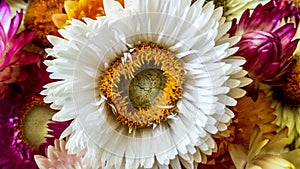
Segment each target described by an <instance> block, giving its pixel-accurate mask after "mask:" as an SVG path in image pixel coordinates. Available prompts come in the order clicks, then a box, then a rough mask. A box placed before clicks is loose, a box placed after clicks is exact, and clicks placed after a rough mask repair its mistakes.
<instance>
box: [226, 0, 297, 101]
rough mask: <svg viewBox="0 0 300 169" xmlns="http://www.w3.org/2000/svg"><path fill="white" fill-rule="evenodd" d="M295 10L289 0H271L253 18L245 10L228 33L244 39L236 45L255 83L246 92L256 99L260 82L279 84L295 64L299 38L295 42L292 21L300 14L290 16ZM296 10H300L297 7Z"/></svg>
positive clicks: (253, 14)
mask: <svg viewBox="0 0 300 169" xmlns="http://www.w3.org/2000/svg"><path fill="white" fill-rule="evenodd" d="M294 8H296V7H295V6H294V4H293V3H291V1H290V0H283V1H279V0H271V1H270V2H269V3H267V4H266V5H264V6H263V5H258V6H257V7H256V8H255V9H254V10H253V12H252V14H251V15H250V11H249V10H246V11H245V12H244V13H243V14H242V16H241V19H240V21H239V23H237V21H236V20H235V19H234V20H233V21H232V27H231V29H230V30H229V34H230V35H232V36H233V35H240V36H242V38H241V40H240V42H239V43H237V44H236V46H237V47H239V50H238V51H237V53H236V55H240V56H243V57H244V58H245V59H246V61H247V62H246V64H245V65H244V69H245V70H247V71H248V75H249V77H251V78H252V79H253V83H252V84H251V85H250V86H248V87H247V88H246V89H247V91H248V95H250V96H252V98H253V99H255V98H256V96H257V92H258V89H259V83H261V82H262V83H268V84H271V85H279V84H280V83H282V82H283V81H282V77H283V74H285V72H286V71H287V70H289V68H290V67H291V65H292V64H291V63H292V61H293V59H292V54H293V52H294V51H295V49H296V47H297V44H298V39H296V40H293V38H294V36H295V33H296V30H297V27H298V24H295V22H292V21H293V19H294V20H295V16H297V11H296V13H292V14H291V15H289V14H290V13H289V12H290V10H291V9H294ZM296 9H297V10H298V11H299V9H298V7H297V8H296ZM284 20H285V21H284ZM287 21H288V22H292V23H287Z"/></svg>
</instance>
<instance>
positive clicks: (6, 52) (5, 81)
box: [0, 1, 40, 100]
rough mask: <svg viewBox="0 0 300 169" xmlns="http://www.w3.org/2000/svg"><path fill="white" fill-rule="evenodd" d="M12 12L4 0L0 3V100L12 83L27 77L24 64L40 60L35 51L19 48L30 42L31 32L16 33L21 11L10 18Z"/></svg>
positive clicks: (21, 14) (21, 15)
mask: <svg viewBox="0 0 300 169" xmlns="http://www.w3.org/2000/svg"><path fill="white" fill-rule="evenodd" d="M11 17H12V13H11V10H10V8H9V6H8V5H7V3H6V2H5V1H1V3H0V37H1V39H0V100H1V99H3V98H4V97H5V95H7V93H8V91H9V90H10V89H9V88H10V87H9V86H10V84H12V83H17V82H21V81H24V80H25V79H26V78H27V77H26V74H22V73H21V72H22V70H23V68H24V66H26V65H29V64H33V63H36V62H38V61H40V56H39V55H38V54H35V53H31V52H25V51H22V50H21V49H22V48H23V47H24V46H25V45H26V44H27V43H29V42H30V40H31V39H32V36H33V32H21V33H20V34H17V31H18V28H19V25H20V22H21V20H22V17H23V13H22V11H21V12H17V13H16V15H15V16H14V17H13V18H12V19H11Z"/></svg>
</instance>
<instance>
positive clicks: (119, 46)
mask: <svg viewBox="0 0 300 169" xmlns="http://www.w3.org/2000/svg"><path fill="white" fill-rule="evenodd" d="M190 4H191V1H190V0H164V1H162V0H143V1H142V0H125V2H124V8H123V7H122V5H121V4H119V3H118V2H116V1H112V0H104V8H105V13H106V16H103V17H99V18H97V20H91V19H88V18H86V19H84V21H85V23H84V22H81V21H78V20H72V21H70V26H67V27H65V29H63V30H60V31H59V32H60V34H61V35H62V36H63V37H64V38H58V37H54V36H49V37H48V39H49V41H50V42H51V43H52V44H53V48H52V49H48V50H47V53H48V54H49V55H50V56H54V57H55V59H54V60H49V61H47V62H46V64H47V66H48V69H47V70H48V71H49V72H51V73H52V74H51V78H53V79H60V81H57V82H54V83H50V84H48V85H46V86H45V87H46V89H45V90H44V91H43V92H42V93H43V94H44V95H47V96H46V97H45V102H47V103H51V102H52V107H53V108H57V109H60V111H59V112H58V113H57V114H55V116H54V117H53V119H54V120H58V121H66V120H70V119H73V121H72V123H71V125H70V126H69V127H68V128H67V129H66V130H65V131H64V133H63V134H62V137H66V136H68V137H69V140H68V142H67V145H66V148H67V149H68V151H69V153H70V154H79V155H82V154H84V158H83V163H84V164H90V166H91V168H95V169H96V168H99V167H105V168H167V167H168V166H171V167H172V168H174V169H175V168H180V162H181V163H182V164H183V165H184V166H185V167H187V168H193V167H194V163H195V162H196V163H199V162H205V160H206V155H207V154H211V153H212V151H213V150H215V149H216V144H215V142H214V140H213V138H212V136H211V135H212V134H216V133H217V132H218V131H224V130H226V129H227V125H226V124H227V123H228V122H229V121H230V120H231V119H232V118H233V116H234V114H233V113H232V112H231V110H230V109H229V108H227V106H234V105H235V104H236V100H235V99H234V98H238V97H241V96H243V95H244V94H245V91H244V90H242V89H240V88H239V87H241V86H244V85H246V84H248V83H249V82H250V81H251V80H249V79H247V78H245V77H244V76H245V74H246V71H244V70H242V67H241V65H243V64H244V62H245V61H244V59H243V58H241V57H238V56H231V55H233V54H234V53H235V52H236V51H237V48H231V47H232V46H233V45H234V44H235V43H236V42H237V41H238V40H239V39H240V37H231V38H228V37H229V36H228V35H227V34H226V32H227V30H228V29H229V28H230V23H224V22H225V18H222V17H221V16H222V8H218V9H214V5H213V2H209V3H207V4H206V5H204V6H203V4H204V0H200V1H197V2H195V3H193V5H192V6H190Z"/></svg>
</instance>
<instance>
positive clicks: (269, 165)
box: [229, 126, 300, 169]
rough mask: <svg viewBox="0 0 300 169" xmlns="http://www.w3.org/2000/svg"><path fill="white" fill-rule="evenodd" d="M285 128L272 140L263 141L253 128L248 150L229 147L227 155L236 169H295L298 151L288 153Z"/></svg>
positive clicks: (298, 165)
mask: <svg viewBox="0 0 300 169" xmlns="http://www.w3.org/2000/svg"><path fill="white" fill-rule="evenodd" d="M288 143H289V139H288V138H287V128H285V129H283V130H281V131H280V132H279V133H278V134H277V135H275V136H274V137H273V138H272V139H264V136H263V132H261V131H260V130H259V127H257V126H256V127H255V128H254V130H253V134H252V135H251V139H250V144H249V149H246V148H244V147H243V146H242V145H238V144H232V145H229V153H230V156H231V158H232V160H233V162H234V165H235V167H236V168H237V169H274V168H278V169H296V168H299V167H300V162H299V160H298V158H299V155H300V149H296V150H293V151H288V149H287V148H286V146H287V145H288Z"/></svg>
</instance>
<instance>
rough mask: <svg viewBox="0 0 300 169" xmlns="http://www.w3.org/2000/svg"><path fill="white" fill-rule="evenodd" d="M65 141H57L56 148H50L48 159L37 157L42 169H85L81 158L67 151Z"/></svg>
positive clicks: (35, 157)
mask: <svg viewBox="0 0 300 169" xmlns="http://www.w3.org/2000/svg"><path fill="white" fill-rule="evenodd" d="M65 145H66V142H65V141H64V140H55V141H54V147H53V146H49V147H48V149H47V153H46V154H47V157H48V158H47V157H44V156H41V155H35V156H34V159H35V161H36V163H37V165H38V167H39V168H40V169H49V168H53V169H83V168H84V167H83V165H82V163H81V158H80V157H77V156H76V155H73V154H68V153H67V150H66V149H65Z"/></svg>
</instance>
